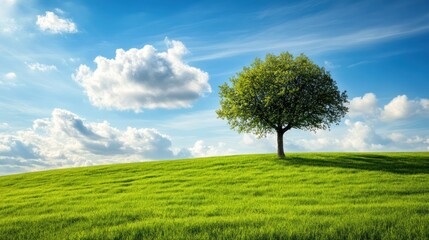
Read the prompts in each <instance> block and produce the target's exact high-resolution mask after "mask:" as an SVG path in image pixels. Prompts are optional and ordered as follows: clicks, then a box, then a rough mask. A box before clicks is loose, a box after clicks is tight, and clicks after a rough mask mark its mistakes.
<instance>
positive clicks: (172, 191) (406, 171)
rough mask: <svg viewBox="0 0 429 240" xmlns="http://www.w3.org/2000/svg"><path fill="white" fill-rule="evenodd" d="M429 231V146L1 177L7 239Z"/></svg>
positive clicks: (375, 235)
mask: <svg viewBox="0 0 429 240" xmlns="http://www.w3.org/2000/svg"><path fill="white" fill-rule="evenodd" d="M153 238H159V239H237V238H238V239H429V153H371V154H369V153H359V154H358V153H320V154H319V153H317V154H315V153H314V154H313V153H312V154H304V153H299V154H289V155H287V158H286V159H285V160H279V159H277V158H276V156H275V155H241V156H231V157H214V158H204V159H193V160H178V161H161V162H147V163H132V164H120V165H107V166H97V167H87V168H74V169H61V170H52V171H45V172H35V173H26V174H18V175H11V176H3V177H0V239H153Z"/></svg>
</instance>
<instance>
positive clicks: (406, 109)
mask: <svg viewBox="0 0 429 240" xmlns="http://www.w3.org/2000/svg"><path fill="white" fill-rule="evenodd" d="M419 114H420V115H423V116H428V115H429V99H421V100H408V97H407V96H406V95H399V96H397V97H395V98H393V99H392V101H390V102H389V103H388V104H387V105H385V106H384V109H383V111H382V113H381V116H380V118H381V120H383V121H394V120H401V119H406V118H409V117H412V116H415V115H419Z"/></svg>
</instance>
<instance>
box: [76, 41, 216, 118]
mask: <svg viewBox="0 0 429 240" xmlns="http://www.w3.org/2000/svg"><path fill="white" fill-rule="evenodd" d="M166 43H167V45H168V46H169V48H168V50H167V51H166V52H159V51H157V50H156V49H155V48H154V47H153V46H151V45H146V46H144V47H143V48H141V49H136V48H132V49H129V50H127V51H125V50H123V49H118V50H116V56H115V58H113V59H108V58H105V57H102V56H98V57H96V58H95V60H94V62H95V64H96V65H97V66H96V68H95V70H91V69H90V68H89V67H88V66H86V65H80V67H79V68H78V69H77V70H76V72H75V73H74V74H73V75H72V77H73V79H74V80H75V81H76V82H78V83H79V84H80V85H81V86H82V87H83V88H84V90H85V92H86V94H87V95H88V97H89V100H90V102H91V103H92V104H93V105H95V106H97V107H100V108H107V109H118V110H134V111H136V112H139V111H141V110H142V109H144V108H146V109H153V108H168V109H171V108H183V107H190V106H191V104H192V103H193V102H194V101H195V100H196V99H198V98H199V97H200V96H202V95H204V94H205V93H210V92H211V88H210V85H209V83H208V74H207V73H206V72H204V71H202V70H200V69H198V68H196V67H192V66H189V65H187V64H186V63H185V62H183V60H182V57H183V55H184V54H185V53H187V49H186V47H185V45H184V44H183V43H182V42H180V41H174V40H173V41H169V40H166Z"/></svg>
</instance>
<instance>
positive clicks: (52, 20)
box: [36, 10, 78, 34]
mask: <svg viewBox="0 0 429 240" xmlns="http://www.w3.org/2000/svg"><path fill="white" fill-rule="evenodd" d="M57 12H58V10H57ZM36 24H37V25H38V26H39V28H40V29H41V30H42V31H47V32H51V33H55V34H58V33H76V32H77V31H78V30H77V27H76V24H75V23H74V22H73V21H72V20H70V19H62V18H60V17H58V16H57V15H56V14H55V13H53V12H50V11H46V12H45V15H44V16H42V15H37V22H36Z"/></svg>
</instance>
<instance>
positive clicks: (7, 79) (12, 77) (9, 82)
mask: <svg viewBox="0 0 429 240" xmlns="http://www.w3.org/2000/svg"><path fill="white" fill-rule="evenodd" d="M0 85H6V86H15V85H16V73H14V72H9V73H6V74H4V75H3V77H0Z"/></svg>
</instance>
